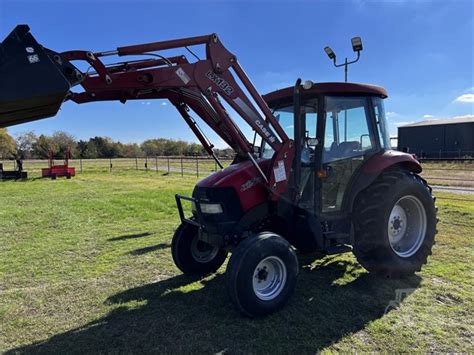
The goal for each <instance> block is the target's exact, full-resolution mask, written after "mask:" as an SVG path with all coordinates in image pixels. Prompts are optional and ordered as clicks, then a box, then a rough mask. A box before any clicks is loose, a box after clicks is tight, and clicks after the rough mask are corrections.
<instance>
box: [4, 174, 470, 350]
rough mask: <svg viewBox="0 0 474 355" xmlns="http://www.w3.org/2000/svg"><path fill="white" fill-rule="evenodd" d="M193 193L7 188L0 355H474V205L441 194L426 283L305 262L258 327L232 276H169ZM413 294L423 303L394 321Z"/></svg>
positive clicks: (179, 188)
mask: <svg viewBox="0 0 474 355" xmlns="http://www.w3.org/2000/svg"><path fill="white" fill-rule="evenodd" d="M195 182H196V179H195V178H194V177H192V176H185V177H184V178H181V177H179V176H174V175H173V174H172V175H170V176H164V175H161V174H157V173H155V172H148V173H146V172H123V173H120V174H118V173H114V174H103V173H101V174H100V173H90V174H89V173H87V174H80V175H78V176H77V177H75V178H74V179H72V180H70V181H68V180H62V179H58V180H57V181H50V180H41V179H36V180H29V181H26V182H6V183H0V260H1V262H0V280H1V281H0V352H10V351H12V352H20V353H21V352H42V353H65V352H67V353H86V352H188V353H189V352H200V353H215V352H221V351H222V352H228V353H249V352H252V353H314V352H317V351H319V350H321V351H343V352H348V351H351V352H353V351H357V352H365V351H396V352H411V351H413V350H414V351H419V352H428V351H437V352H448V351H449V352H454V351H457V352H471V353H472V352H474V344H473V339H474V324H473V319H474V317H473V315H474V297H473V295H474V284H473V283H474V282H473V280H474V277H473V276H474V274H473V271H472V265H473V261H474V258H473V254H474V253H473V251H474V248H473V247H474V245H473V244H474V242H473V236H474V196H464V195H463V196H459V195H458V196H456V195H449V194H441V193H439V194H438V195H439V199H438V206H439V215H440V219H441V221H440V224H439V235H438V237H437V244H436V246H435V248H434V250H433V256H432V257H431V258H430V259H429V263H428V264H427V265H426V266H425V268H424V269H423V271H422V272H421V273H419V274H417V275H416V276H413V277H411V278H408V279H405V280H383V279H378V278H375V277H373V276H371V275H369V274H368V273H366V272H365V271H364V270H363V269H362V268H361V267H360V266H359V265H358V264H357V262H356V261H355V259H354V258H353V257H352V255H351V254H344V255H338V256H325V257H323V256H321V255H318V254H315V255H310V256H304V257H301V258H300V264H301V271H300V275H299V278H298V284H297V290H296V294H295V295H294V297H293V298H292V299H291V301H290V303H289V304H288V305H287V307H286V308H284V309H283V310H282V311H281V312H279V313H276V314H273V315H271V316H269V317H266V318H263V319H256V320H250V319H247V318H244V317H242V316H241V315H240V314H239V313H237V312H236V311H235V310H234V309H233V307H232V305H231V303H230V301H229V299H228V297H227V294H226V290H225V285H224V282H223V281H224V275H223V274H222V273H223V271H224V270H225V268H224V267H223V268H222V269H221V270H220V272H219V273H218V274H216V275H213V276H210V277H207V278H204V279H200V280H199V279H192V278H190V277H186V276H183V275H181V274H180V272H179V271H178V270H177V269H176V268H175V267H174V265H173V262H172V258H171V255H170V241H171V237H172V234H173V231H174V229H175V228H176V226H177V225H178V216H177V211H176V208H175V202H174V194H175V193H185V194H189V193H190V192H191V191H192V187H193V185H194V184H195ZM447 198H454V200H453V199H447ZM404 288H410V289H413V291H414V292H413V293H411V294H410V295H409V296H407V297H406V298H405V299H404V300H403V302H402V303H401V305H400V306H399V307H398V308H396V309H394V310H391V311H390V312H388V313H387V314H384V312H385V308H386V306H387V305H388V303H389V302H390V300H393V299H394V297H395V290H397V289H404Z"/></svg>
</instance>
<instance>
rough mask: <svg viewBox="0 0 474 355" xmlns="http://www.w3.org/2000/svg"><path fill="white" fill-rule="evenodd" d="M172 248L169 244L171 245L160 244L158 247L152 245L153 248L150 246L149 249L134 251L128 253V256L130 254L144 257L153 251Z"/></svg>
mask: <svg viewBox="0 0 474 355" xmlns="http://www.w3.org/2000/svg"><path fill="white" fill-rule="evenodd" d="M170 247H171V244H169V243H160V244H157V245H152V246H149V247H145V248H141V249H136V250H132V251H130V252H128V254H130V255H143V254H146V253H151V252H153V251H157V250H161V249H167V248H170Z"/></svg>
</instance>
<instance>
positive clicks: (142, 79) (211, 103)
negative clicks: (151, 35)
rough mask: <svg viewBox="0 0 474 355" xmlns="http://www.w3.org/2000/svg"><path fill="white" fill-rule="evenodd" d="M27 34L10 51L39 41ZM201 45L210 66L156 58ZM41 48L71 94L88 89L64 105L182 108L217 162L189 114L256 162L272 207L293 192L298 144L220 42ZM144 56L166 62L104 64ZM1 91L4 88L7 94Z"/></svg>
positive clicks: (209, 38) (210, 38) (213, 38)
mask: <svg viewBox="0 0 474 355" xmlns="http://www.w3.org/2000/svg"><path fill="white" fill-rule="evenodd" d="M28 32H29V28H28V26H26V25H21V26H17V28H16V29H15V30H14V31H13V32H12V34H10V36H8V37H7V39H6V40H5V41H4V43H5V42H7V40H9V41H13V39H16V40H18V41H20V42H21V41H22V40H23V37H25V36H30V37H29V40H31V38H33V37H32V36H31V34H29V33H28ZM12 36H13V37H14V38H13V39H12V38H11V37H12ZM33 40H34V39H33ZM4 43H2V44H4ZM35 43H36V42H35ZM194 45H203V46H205V53H206V58H205V59H199V60H197V61H196V62H193V63H190V62H189V61H188V60H187V59H186V57H185V56H184V55H183V56H175V57H169V58H166V57H163V56H161V55H159V54H157V53H155V52H157V51H161V50H168V49H180V48H184V49H187V47H188V46H194ZM38 46H39V45H38ZM39 47H40V48H41V49H43V50H44V51H45V52H46V54H47V56H48V57H49V59H50V60H51V61H52V62H53V63H54V65H55V66H56V67H57V68H58V69H59V70H60V71H62V72H63V75H64V76H65V77H66V78H67V80H68V81H69V84H70V87H72V86H75V85H81V86H82V88H83V89H84V91H82V92H73V91H69V92H68V93H67V96H66V97H65V98H64V99H65V100H71V101H73V102H75V103H87V102H95V101H109V100H114V101H120V102H122V103H125V102H126V101H127V100H137V99H139V100H147V99H168V100H169V101H170V102H171V103H172V104H173V105H174V106H175V107H176V108H177V110H178V112H179V113H180V114H181V116H182V117H183V119H184V120H185V121H186V123H187V124H188V125H189V126H190V128H191V130H192V131H193V132H194V133H195V135H196V136H197V138H198V139H199V141H200V142H201V144H202V145H203V147H204V148H205V150H206V151H207V152H208V153H209V154H210V155H211V156H213V157H214V158H215V159H216V160H217V158H216V157H215V155H214V153H213V149H212V148H213V145H212V144H211V143H210V142H209V141H208V140H207V138H206V137H205V136H204V134H203V133H202V131H201V130H200V129H199V127H198V126H197V124H196V122H195V121H194V119H193V118H192V117H191V115H190V114H189V111H190V110H192V111H194V112H195V113H196V114H197V115H198V116H199V117H201V119H202V120H203V121H204V122H205V123H206V124H207V125H208V126H209V127H210V128H211V129H212V130H214V131H215V132H216V133H217V134H218V135H219V136H220V137H221V138H222V139H223V140H224V141H225V142H226V143H227V144H228V145H229V146H230V147H231V148H232V149H234V150H235V151H236V153H237V154H238V155H239V156H240V157H241V158H243V159H249V160H251V161H252V163H253V164H254V165H255V167H256V169H257V170H258V171H259V172H260V174H261V175H262V177H263V179H264V180H265V182H266V184H267V185H268V189H269V191H270V198H271V199H277V198H278V196H279V195H280V194H281V193H282V192H283V191H285V190H286V186H287V183H288V179H289V173H290V169H291V164H292V161H293V157H294V145H293V141H292V140H290V139H289V138H288V136H287V135H286V134H285V132H284V130H283V129H282V127H281V126H280V124H279V123H278V121H277V120H276V118H275V117H274V116H273V114H272V112H271V111H270V109H269V108H268V106H267V104H266V102H265V101H264V100H263V98H262V96H261V95H260V94H259V93H258V91H257V90H256V89H255V87H254V86H253V84H252V83H251V81H250V79H249V78H248V76H247V75H246V73H245V72H244V70H243V69H242V67H241V66H240V64H239V63H238V61H237V58H236V56H235V55H233V54H232V53H230V52H229V51H228V50H227V49H226V48H225V47H224V46H223V45H222V43H221V41H220V40H219V38H218V36H217V35H216V34H210V35H205V36H199V37H190V38H183V39H176V40H170V41H161V42H153V43H146V44H139V45H132V46H126V47H119V48H117V49H116V50H112V51H103V52H91V51H84V50H75V51H67V52H63V53H56V52H53V51H51V50H48V49H46V48H43V47H41V46H39ZM0 49H1V48H0ZM3 52H5V53H6V54H8V50H5V49H3ZM1 54H2V51H1V50H0V55H1ZM137 55H147V56H148V57H154V58H156V57H158V58H159V59H154V58H153V59H150V58H147V59H143V60H133V61H128V62H121V63H114V64H107V65H106V64H104V63H103V62H102V61H101V58H102V57H106V56H118V57H123V56H137ZM1 59H2V58H1V57H0V60H1ZM7 60H8V58H7ZM77 60H82V61H86V62H88V63H89V64H90V66H91V67H92V68H93V69H94V71H92V72H89V71H88V72H87V73H82V72H80V71H79V70H77V68H75V67H74V66H72V65H71V63H70V62H71V61H77ZM71 68H73V69H71ZM233 73H234V74H235V76H236V77H237V78H238V80H239V81H240V83H241V84H242V87H241V86H240V85H239V83H238V82H237V80H236V78H235V77H234V75H233ZM1 90H3V88H0V91H1ZM222 101H225V102H226V103H227V104H228V105H229V106H230V107H232V109H233V110H235V112H237V114H239V115H240V116H241V117H242V118H243V120H244V121H245V122H247V123H248V124H249V125H250V127H251V128H252V129H253V131H255V132H256V133H257V134H258V135H259V136H261V137H262V139H263V141H264V142H265V143H266V144H268V145H269V146H270V147H272V149H273V150H274V151H275V153H274V155H273V157H272V162H271V167H272V169H270V170H269V171H262V170H261V168H260V166H259V164H258V163H257V162H256V160H255V157H254V151H253V146H252V145H251V144H250V143H249V142H248V140H247V139H246V138H245V136H244V134H243V133H242V131H241V130H240V128H239V127H238V125H237V124H236V123H235V121H234V120H233V119H232V118H231V116H230V115H229V113H228V112H227V110H226V109H225V107H224V105H223V103H222ZM1 106H2V102H0V126H1V125H2V115H3V113H2V112H4V110H2V109H1ZM50 116H51V115H50ZM30 117H32V116H31V114H30ZM39 118H45V115H44V114H43V115H38V118H35V117H32V119H39ZM32 119H31V118H29V119H28V120H32Z"/></svg>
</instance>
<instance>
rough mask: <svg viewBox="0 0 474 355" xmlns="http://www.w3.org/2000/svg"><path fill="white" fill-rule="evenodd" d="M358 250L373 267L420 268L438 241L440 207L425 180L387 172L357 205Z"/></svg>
mask: <svg viewBox="0 0 474 355" xmlns="http://www.w3.org/2000/svg"><path fill="white" fill-rule="evenodd" d="M354 217H355V218H354V242H353V244H354V245H353V253H354V255H355V256H356V258H357V260H358V261H359V263H360V264H361V265H362V266H363V267H364V268H365V269H367V270H368V271H369V272H372V273H375V274H378V275H381V276H385V277H404V276H408V275H411V274H413V273H415V272H416V271H420V270H421V267H422V266H423V264H426V262H427V258H428V256H429V255H431V249H432V247H433V245H434V243H435V235H436V232H437V231H436V223H437V218H436V206H435V198H434V197H433V196H432V194H431V188H430V187H429V186H428V184H427V183H426V181H425V180H423V179H422V178H420V177H419V176H418V175H416V174H414V173H412V172H409V171H406V170H389V171H385V172H383V173H382V174H381V175H380V176H379V177H378V178H377V180H376V181H375V182H374V183H373V184H372V185H371V186H369V187H368V188H367V189H366V190H365V191H363V192H362V193H361V194H360V196H359V197H358V198H357V200H356V204H355V206H354Z"/></svg>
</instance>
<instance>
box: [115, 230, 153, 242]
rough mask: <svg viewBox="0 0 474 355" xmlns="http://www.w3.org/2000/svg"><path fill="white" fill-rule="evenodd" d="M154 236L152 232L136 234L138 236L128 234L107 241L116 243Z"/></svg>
mask: <svg viewBox="0 0 474 355" xmlns="http://www.w3.org/2000/svg"><path fill="white" fill-rule="evenodd" d="M152 234H153V233H150V232H144V233H136V234H126V235H121V236H119V237H114V238H109V239H107V241H109V242H116V241H120V240H128V239H136V238H143V237H148V236H149V235H152Z"/></svg>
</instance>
